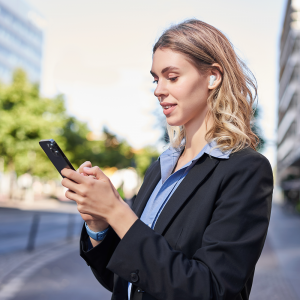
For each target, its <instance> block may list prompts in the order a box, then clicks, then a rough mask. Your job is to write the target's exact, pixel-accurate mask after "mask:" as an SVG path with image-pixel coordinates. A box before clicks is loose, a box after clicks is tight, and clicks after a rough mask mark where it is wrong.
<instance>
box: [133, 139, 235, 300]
mask: <svg viewBox="0 0 300 300" xmlns="http://www.w3.org/2000/svg"><path fill="white" fill-rule="evenodd" d="M184 143H185V141H184V140H183V141H182V143H181V145H180V147H179V148H176V149H175V148H172V147H170V148H168V149H167V150H166V151H165V152H163V153H162V154H161V155H160V157H159V160H160V171H161V179H160V181H159V182H158V184H157V185H156V187H155V189H154V190H153V192H152V194H151V196H150V198H149V200H148V202H147V204H146V207H145V209H144V211H143V213H142V216H141V221H143V222H144V223H145V224H146V225H148V226H149V227H150V228H152V229H153V228H154V226H155V223H156V221H157V219H158V217H159V215H160V213H161V211H162V210H163V208H164V207H165V205H166V203H167V202H168V200H169V199H170V197H171V196H172V195H173V193H174V192H175V191H176V189H177V187H178V186H179V184H180V183H181V181H182V180H183V179H184V178H185V176H186V175H187V174H188V172H189V171H190V170H191V168H192V167H193V166H194V165H195V164H196V162H197V160H198V159H199V158H200V157H201V156H202V155H203V154H204V153H207V154H210V155H211V156H214V157H216V158H224V159H228V158H229V155H230V153H231V150H228V151H226V152H222V151H221V150H220V149H218V148H216V149H212V148H213V147H214V146H216V142H215V141H214V140H213V141H212V142H210V143H208V144H206V145H205V146H204V147H203V148H202V150H201V151H200V152H199V153H198V155H197V156H196V157H195V158H193V159H192V160H191V161H189V162H188V163H187V164H185V165H184V166H183V167H182V168H180V169H179V170H177V171H176V172H175V173H173V174H171V173H172V171H173V170H174V168H175V166H176V163H177V161H178V158H179V156H180V155H181V152H182V151H183V148H184ZM131 286H132V284H131V283H130V282H128V299H130V293H131Z"/></svg>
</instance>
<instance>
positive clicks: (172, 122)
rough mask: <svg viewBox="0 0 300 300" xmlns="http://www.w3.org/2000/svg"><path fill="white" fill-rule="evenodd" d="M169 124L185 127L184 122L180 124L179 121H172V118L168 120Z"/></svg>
mask: <svg viewBox="0 0 300 300" xmlns="http://www.w3.org/2000/svg"><path fill="white" fill-rule="evenodd" d="M167 123H168V124H169V125H170V126H182V125H183V122H180V121H179V120H172V118H170V119H168V118H167Z"/></svg>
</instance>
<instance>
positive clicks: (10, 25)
mask: <svg viewBox="0 0 300 300" xmlns="http://www.w3.org/2000/svg"><path fill="white" fill-rule="evenodd" d="M44 26H45V21H44V19H43V18H42V17H41V16H40V15H39V14H38V13H37V12H36V11H34V10H33V9H32V8H31V7H30V6H29V5H28V4H27V3H26V2H24V1H23V0H0V81H2V82H5V83H9V82H10V81H11V78H12V73H13V71H14V70H15V69H16V68H22V69H24V70H25V71H26V73H27V75H28V78H29V80H30V81H32V82H40V80H41V71H42V52H43V51H42V50H43V39H44V37H43V36H44V33H43V28H44Z"/></svg>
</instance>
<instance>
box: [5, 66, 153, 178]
mask: <svg viewBox="0 0 300 300" xmlns="http://www.w3.org/2000/svg"><path fill="white" fill-rule="evenodd" d="M90 136H91V132H90V130H89V128H88V126H87V124H86V123H84V122H81V121H79V120H77V119H76V118H75V117H73V116H69V115H68V114H67V113H66V109H65V101H64V98H63V96H62V95H58V96H57V97H55V98H53V99H48V98H43V97H41V96H40V94H39V86H38V85H36V84H32V83H30V82H29V81H28V79H27V77H26V73H25V72H24V71H22V70H21V69H19V70H16V71H15V73H14V75H13V79H12V83H11V84H10V85H3V84H1V85H0V157H2V158H3V159H4V166H5V170H6V171H15V172H16V173H17V175H21V174H23V173H26V172H28V173H30V174H32V175H36V176H39V177H44V178H59V175H58V173H57V171H56V170H55V168H54V167H53V166H52V164H51V162H50V161H49V159H48V158H47V156H46V155H45V153H44V152H43V150H42V149H41V148H40V146H39V141H40V140H42V139H51V138H52V139H55V140H56V141H57V143H58V144H59V145H60V147H61V148H62V150H63V151H64V152H65V153H66V155H67V157H68V158H69V160H70V161H71V163H72V164H73V166H74V167H75V168H78V167H79V165H80V164H82V163H83V162H84V161H86V160H90V161H91V162H92V164H93V165H98V166H99V167H102V168H104V167H113V166H115V167H117V168H126V167H130V166H136V167H137V170H138V171H139V173H140V174H141V175H143V174H144V172H145V170H146V169H147V167H148V165H149V164H150V163H151V161H152V160H153V157H157V153H156V152H155V151H154V150H153V149H151V148H149V147H146V148H145V149H142V151H139V153H135V152H134V151H133V149H132V148H131V147H130V145H129V144H128V143H127V142H126V141H125V140H122V139H118V138H117V137H116V135H114V134H113V133H111V132H110V131H109V130H108V129H107V128H104V129H103V134H102V139H101V140H95V139H93V138H90Z"/></svg>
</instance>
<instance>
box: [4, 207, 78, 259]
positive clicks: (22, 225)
mask: <svg viewBox="0 0 300 300" xmlns="http://www.w3.org/2000/svg"><path fill="white" fill-rule="evenodd" d="M70 205H71V204H70ZM35 215H39V224H38V227H37V235H36V239H35V246H36V247H40V246H42V245H46V244H51V243H53V242H55V241H58V240H62V239H65V238H66V237H67V235H71V236H72V235H78V234H79V233H80V230H81V226H82V223H83V222H82V219H81V217H80V215H79V214H67V213H51V212H39V211H24V210H19V209H11V208H0V255H1V254H5V253H11V252H14V251H18V250H24V249H26V247H27V245H28V239H29V233H30V229H31V226H32V221H33V217H34V216H35Z"/></svg>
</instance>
